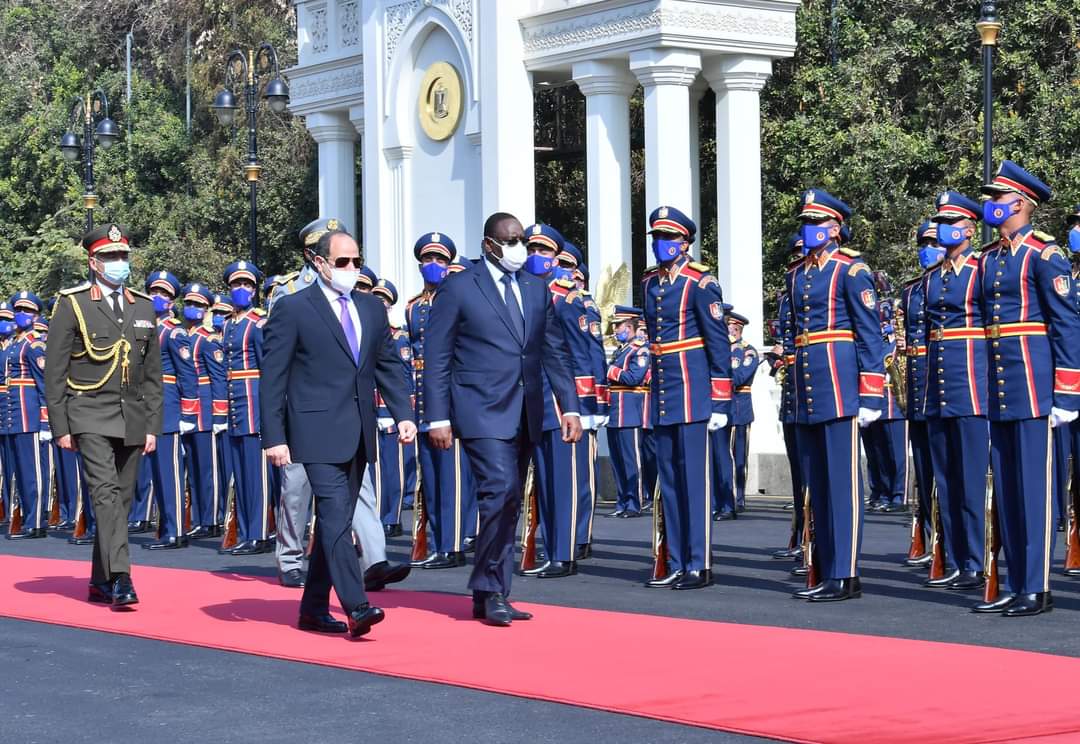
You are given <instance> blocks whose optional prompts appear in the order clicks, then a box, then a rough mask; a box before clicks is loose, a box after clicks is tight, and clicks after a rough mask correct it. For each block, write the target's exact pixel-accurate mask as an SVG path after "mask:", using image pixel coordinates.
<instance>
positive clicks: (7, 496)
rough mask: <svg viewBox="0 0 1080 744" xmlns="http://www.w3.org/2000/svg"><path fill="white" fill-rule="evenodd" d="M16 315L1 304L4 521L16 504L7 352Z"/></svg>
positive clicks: (0, 485) (1, 492)
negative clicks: (8, 408)
mask: <svg viewBox="0 0 1080 744" xmlns="http://www.w3.org/2000/svg"><path fill="white" fill-rule="evenodd" d="M14 318H15V313H14V312H13V311H12V309H11V304H10V303H8V302H0V497H2V498H3V500H4V519H5V520H6V519H8V518H10V516H11V507H12V505H13V504H14V502H13V500H12V494H13V493H14V483H13V481H14V480H15V463H14V458H13V457H12V456H11V441H10V439H11V438H10V436H9V435H8V422H7V415H5V413H4V412H6V411H7V407H8V383H7V351H8V348H9V347H10V346H11V337H12V336H14V335H15V320H14Z"/></svg>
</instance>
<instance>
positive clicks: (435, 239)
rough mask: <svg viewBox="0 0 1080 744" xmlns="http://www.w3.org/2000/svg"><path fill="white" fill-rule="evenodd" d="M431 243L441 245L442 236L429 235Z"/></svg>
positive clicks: (437, 234) (436, 234)
mask: <svg viewBox="0 0 1080 744" xmlns="http://www.w3.org/2000/svg"><path fill="white" fill-rule="evenodd" d="M431 242H432V243H441V242H442V235H439V233H437V232H435V233H431Z"/></svg>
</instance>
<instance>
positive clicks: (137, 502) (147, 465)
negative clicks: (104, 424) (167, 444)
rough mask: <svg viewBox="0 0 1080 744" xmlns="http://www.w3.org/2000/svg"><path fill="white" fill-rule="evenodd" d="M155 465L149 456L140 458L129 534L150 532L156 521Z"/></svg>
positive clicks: (129, 518)
mask: <svg viewBox="0 0 1080 744" xmlns="http://www.w3.org/2000/svg"><path fill="white" fill-rule="evenodd" d="M154 506H155V504H154V467H153V465H152V463H151V462H150V458H149V457H144V458H142V459H141V460H139V470H138V474H137V476H136V478H135V493H134V495H133V496H132V499H131V508H130V510H129V511H128V534H132V535H137V534H140V533H143V532H149V531H150V528H151V526H152V524H151V523H152V522H153V521H154V511H155V509H154Z"/></svg>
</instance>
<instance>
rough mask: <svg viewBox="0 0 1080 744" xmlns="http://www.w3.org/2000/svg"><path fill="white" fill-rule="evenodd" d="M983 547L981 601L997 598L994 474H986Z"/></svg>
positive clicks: (999, 540)
mask: <svg viewBox="0 0 1080 744" xmlns="http://www.w3.org/2000/svg"><path fill="white" fill-rule="evenodd" d="M983 535H984V540H985V544H984V548H985V550H986V555H985V557H984V558H983V574H984V575H985V576H986V587H985V588H984V589H983V601H984V602H993V601H995V600H997V598H998V560H997V554H998V550H1000V549H1001V536H1000V534H999V532H998V524H997V509H996V508H995V505H994V475H993V472H990V473H988V474H987V476H986V525H985V527H984V528H983Z"/></svg>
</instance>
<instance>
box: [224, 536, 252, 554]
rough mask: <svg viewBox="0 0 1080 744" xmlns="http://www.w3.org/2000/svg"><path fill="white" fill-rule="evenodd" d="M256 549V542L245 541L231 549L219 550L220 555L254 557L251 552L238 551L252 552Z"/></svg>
mask: <svg viewBox="0 0 1080 744" xmlns="http://www.w3.org/2000/svg"><path fill="white" fill-rule="evenodd" d="M254 548H255V541H254V540H244V541H243V542H238V543H236V545H233V546H232V547H231V548H219V549H218V555H252V553H250V552H245V553H237V552H236V551H238V550H244V551H252V550H253V549H254Z"/></svg>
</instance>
